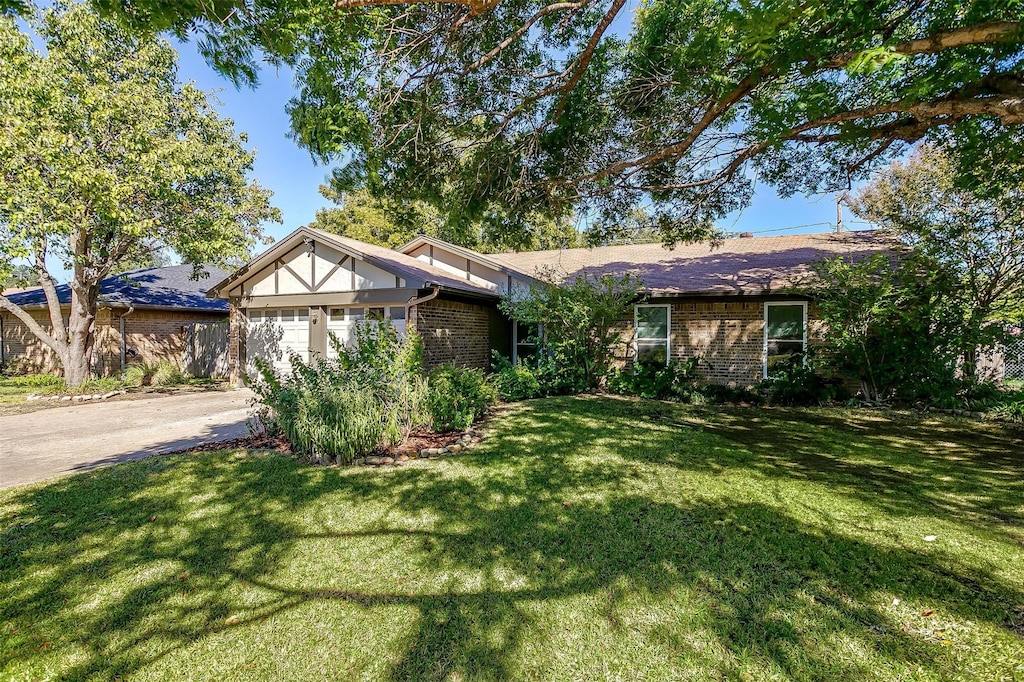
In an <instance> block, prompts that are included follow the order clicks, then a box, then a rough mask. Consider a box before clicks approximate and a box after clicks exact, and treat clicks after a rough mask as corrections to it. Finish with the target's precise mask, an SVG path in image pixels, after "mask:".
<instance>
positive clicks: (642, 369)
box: [607, 359, 698, 400]
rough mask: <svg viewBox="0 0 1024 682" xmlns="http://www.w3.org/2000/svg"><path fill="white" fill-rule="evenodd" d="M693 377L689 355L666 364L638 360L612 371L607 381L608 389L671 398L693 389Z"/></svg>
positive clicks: (629, 393)
mask: <svg viewBox="0 0 1024 682" xmlns="http://www.w3.org/2000/svg"><path fill="white" fill-rule="evenodd" d="M697 381H698V376H697V361H696V359H692V360H687V361H686V362H670V363H669V364H667V365H660V364H655V363H638V364H636V365H634V366H632V367H628V368H625V369H623V370H617V371H614V372H612V373H611V374H610V375H609V377H608V383H607V385H608V391H609V392H611V393H618V394H621V395H635V396H640V397H641V398H647V399H650V400H672V399H679V398H682V397H685V396H688V395H689V394H691V393H693V392H694V390H695V389H696V387H697Z"/></svg>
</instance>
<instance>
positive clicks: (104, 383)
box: [75, 377, 124, 393]
mask: <svg viewBox="0 0 1024 682" xmlns="http://www.w3.org/2000/svg"><path fill="white" fill-rule="evenodd" d="M123 387H124V384H122V383H121V382H120V381H118V380H117V379H115V378H113V377H102V378H99V379H88V380H86V381H83V382H82V385H81V386H79V387H78V388H77V389H75V392H76V393H109V392H110V391H118V390H120V389H121V388H123Z"/></svg>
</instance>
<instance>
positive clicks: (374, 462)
mask: <svg viewBox="0 0 1024 682" xmlns="http://www.w3.org/2000/svg"><path fill="white" fill-rule="evenodd" d="M483 438H484V432H483V431H481V430H480V429H478V428H476V427H470V428H469V429H467V430H466V432H465V433H463V434H462V435H461V436H460V437H459V439H458V440H456V441H455V442H454V443H452V444H451V445H446V446H445V447H443V448H423V449H421V450H418V451H417V450H413V451H411V452H403V453H400V454H398V455H396V456H394V457H392V456H390V455H368V456H366V457H357V458H356V459H354V460H352V462H351V464H350V466H373V467H382V466H399V465H402V464H405V463H406V462H411V461H413V460H417V459H434V458H435V457H445V456H448V455H454V454H458V453H460V452H465V451H467V450H469V449H470V448H471V447H473V446H474V445H476V444H477V443H479V442H480V441H481V440H483Z"/></svg>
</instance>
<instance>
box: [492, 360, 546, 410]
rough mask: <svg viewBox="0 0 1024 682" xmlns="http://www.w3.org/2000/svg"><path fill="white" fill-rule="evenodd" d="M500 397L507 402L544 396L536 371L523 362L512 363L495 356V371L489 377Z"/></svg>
mask: <svg viewBox="0 0 1024 682" xmlns="http://www.w3.org/2000/svg"><path fill="white" fill-rule="evenodd" d="M489 379H490V383H491V386H493V387H494V390H495V391H496V392H497V394H498V397H499V398H501V399H502V400H504V401H506V402H516V401H519V400H529V399H530V398H537V397H539V396H540V395H542V391H541V386H540V382H539V381H538V380H537V375H536V374H535V373H534V371H533V370H532V369H531V368H530V367H527V366H526V365H524V364H523V363H522V362H516V363H513V362H511V361H510V360H509V359H508V358H505V357H502V356H501V355H499V354H498V353H495V354H494V371H493V372H492V373H491V376H490V377H489Z"/></svg>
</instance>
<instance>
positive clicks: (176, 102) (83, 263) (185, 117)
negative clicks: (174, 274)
mask: <svg viewBox="0 0 1024 682" xmlns="http://www.w3.org/2000/svg"><path fill="white" fill-rule="evenodd" d="M28 25H29V27H30V28H31V30H32V31H33V32H34V34H35V36H36V38H37V39H38V43H39V44H40V49H37V48H36V47H35V46H34V45H33V43H32V41H31V40H30V39H29V37H28V36H27V35H25V34H23V33H22V32H21V31H20V30H19V25H18V23H17V22H16V21H15V20H14V19H12V18H9V17H2V18H0V110H2V111H3V112H4V116H3V118H2V119H0V263H5V264H6V263H10V261H11V260H12V259H14V258H26V257H33V258H38V259H39V260H40V261H44V260H45V257H46V256H50V257H53V258H56V259H57V260H58V261H59V262H62V263H63V264H64V265H65V267H67V268H69V269H71V270H72V271H73V281H72V282H71V284H72V290H73V291H74V292H75V294H74V296H75V299H74V300H73V305H72V310H73V312H72V317H71V318H70V319H69V322H68V324H69V325H70V326H71V327H75V326H76V325H77V328H78V329H79V330H80V332H79V333H78V334H77V335H76V334H72V335H71V336H72V339H73V341H74V343H76V344H78V347H77V350H76V353H77V356H78V357H77V360H76V362H78V363H79V364H80V365H81V364H82V363H83V362H84V366H85V367H86V368H87V367H88V351H89V349H90V348H91V331H90V323H89V320H90V319H91V316H93V315H95V312H96V311H95V308H96V301H95V296H94V295H92V298H91V299H90V300H85V299H83V300H80V301H79V300H78V296H79V293H78V292H89V291H95V285H96V283H97V282H98V281H99V280H100V279H102V278H104V277H106V276H107V275H109V274H111V273H115V272H120V271H122V270H124V269H126V268H127V267H130V266H131V265H133V264H135V263H140V262H147V261H150V260H152V254H153V252H154V250H155V249H159V248H163V247H169V248H170V249H171V250H173V251H174V252H176V253H177V254H178V255H179V256H180V257H181V258H182V259H183V260H184V261H185V262H189V263H225V262H227V261H228V260H229V259H231V258H232V257H244V256H246V255H247V254H248V251H249V249H250V247H251V246H252V245H253V244H254V243H255V242H256V241H257V240H258V239H260V238H261V236H262V232H261V225H262V223H263V222H264V221H267V220H280V213H279V212H278V211H277V210H276V209H274V208H273V207H272V206H271V205H270V192H268V191H267V190H266V189H264V188H262V187H260V186H259V185H258V184H256V183H252V182H250V181H249V180H248V179H247V177H246V175H247V174H248V173H249V172H250V171H251V170H252V165H253V158H254V157H253V155H252V153H251V152H249V151H248V150H246V149H245V148H244V146H243V143H242V140H241V139H240V137H239V136H238V135H237V134H236V132H235V130H234V127H233V125H232V123H231V122H230V121H227V120H223V119H221V118H219V117H218V116H217V113H216V111H215V110H214V108H213V106H212V105H211V104H210V102H209V100H208V99H207V97H206V95H205V94H204V93H202V92H200V91H199V90H197V89H195V88H193V87H191V86H181V85H180V84H179V83H178V80H177V55H176V53H175V52H174V50H173V49H172V48H171V46H170V45H169V44H168V43H167V42H166V41H163V40H156V39H153V38H147V37H145V36H137V35H133V34H131V33H128V32H126V31H124V29H123V28H122V27H121V26H120V25H118V24H117V23H115V22H113V21H111V20H108V19H102V18H100V17H99V16H97V15H96V14H94V13H92V12H91V11H90V10H89V8H88V7H86V6H84V5H79V4H70V3H63V2H60V3H57V4H56V5H54V6H53V7H51V8H49V9H47V10H44V11H40V12H39V13H38V14H36V15H34V16H32V17H31V18H29V20H28ZM40 274H42V273H40ZM76 302H77V303H78V304H79V305H76V304H75V303H76ZM51 312H53V311H51ZM54 316H55V317H54V319H56V320H60V319H61V317H60V311H56V312H55V313H54ZM37 333H42V332H38V331H37ZM58 336H60V334H58ZM83 358H84V360H83ZM61 359H62V362H64V361H65V358H64V357H62V358H61ZM65 369H67V366H66V367H65ZM79 369H81V367H79ZM81 374H82V373H81V372H78V375H81ZM79 378H81V377H79Z"/></svg>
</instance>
